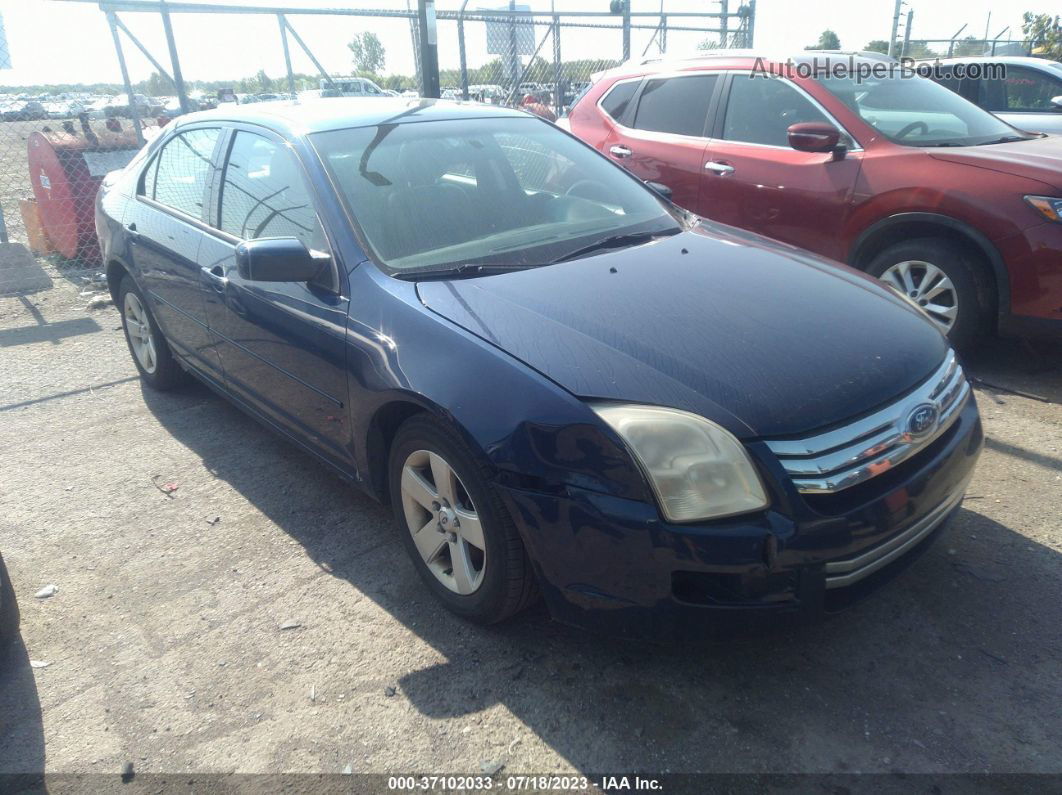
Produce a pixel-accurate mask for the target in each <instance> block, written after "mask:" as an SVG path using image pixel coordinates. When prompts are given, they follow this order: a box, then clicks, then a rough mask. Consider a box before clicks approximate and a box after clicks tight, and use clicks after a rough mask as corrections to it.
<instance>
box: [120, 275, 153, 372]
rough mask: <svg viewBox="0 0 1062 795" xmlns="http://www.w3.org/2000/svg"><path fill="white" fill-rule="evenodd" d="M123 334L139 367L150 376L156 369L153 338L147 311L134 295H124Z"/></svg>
mask: <svg viewBox="0 0 1062 795" xmlns="http://www.w3.org/2000/svg"><path fill="white" fill-rule="evenodd" d="M123 310H124V313H125V333H126V334H127V335H128V337H129V345H130V347H132V349H133V354H134V355H135V356H136V358H137V361H138V362H140V366H141V367H143V368H144V372H146V373H148V374H152V373H154V372H155V370H156V368H157V367H158V354H157V353H156V351H155V337H154V335H153V334H152V332H151V322H150V321H149V320H148V314H147V310H145V309H144V305H143V304H142V303H140V298H139V297H137V295H136V293H133V292H128V293H126V294H125V306H124V307H123Z"/></svg>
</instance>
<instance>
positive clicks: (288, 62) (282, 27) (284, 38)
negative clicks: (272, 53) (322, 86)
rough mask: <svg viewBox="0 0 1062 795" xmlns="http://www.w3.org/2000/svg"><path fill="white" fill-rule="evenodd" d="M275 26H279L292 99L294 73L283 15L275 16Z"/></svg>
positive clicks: (293, 94) (293, 93) (293, 95)
mask: <svg viewBox="0 0 1062 795" xmlns="http://www.w3.org/2000/svg"><path fill="white" fill-rule="evenodd" d="M277 24H279V25H280V43H281V44H282V45H284V65H285V66H286V67H287V68H288V93H289V94H291V96H292V98H293V99H294V98H295V96H296V94H295V73H294V72H292V71H291V51H290V50H289V49H288V26H287V24H286V23H285V21H284V15H283V14H277Z"/></svg>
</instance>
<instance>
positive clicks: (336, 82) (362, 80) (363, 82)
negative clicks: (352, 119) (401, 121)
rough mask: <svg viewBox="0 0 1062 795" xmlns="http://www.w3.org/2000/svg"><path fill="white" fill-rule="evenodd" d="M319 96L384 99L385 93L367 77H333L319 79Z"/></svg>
mask: <svg viewBox="0 0 1062 795" xmlns="http://www.w3.org/2000/svg"><path fill="white" fill-rule="evenodd" d="M320 88H321V95H322V96H325V97H386V96H387V93H386V92H385V91H384V90H383V89H382V88H380V87H379V86H378V85H376V83H374V82H373V81H372V80H370V79H369V78H367V77H333V78H332V79H331V80H325V79H324V78H322V79H321V83H320Z"/></svg>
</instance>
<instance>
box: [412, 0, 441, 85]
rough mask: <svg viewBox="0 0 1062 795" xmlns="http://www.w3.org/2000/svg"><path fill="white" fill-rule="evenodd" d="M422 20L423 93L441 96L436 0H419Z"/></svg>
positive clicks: (418, 5)
mask: <svg viewBox="0 0 1062 795" xmlns="http://www.w3.org/2000/svg"><path fill="white" fill-rule="evenodd" d="M417 16H418V18H419V21H420V66H421V70H422V72H423V74H422V75H421V95H422V96H425V97H433V98H435V99H438V98H439V38H438V27H437V24H436V21H435V0H417Z"/></svg>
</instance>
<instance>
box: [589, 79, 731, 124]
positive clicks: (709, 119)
mask: <svg viewBox="0 0 1062 795" xmlns="http://www.w3.org/2000/svg"><path fill="white" fill-rule="evenodd" d="M688 77H715V78H717V80H716V83H715V86H714V87H713V88H712V96H710V97H709V98H708V107H707V109H706V110H705V114H704V127H703V128H702V134H701V135H686V134H685V133H674V132H663V131H660V130H643V129H641V128H639V127H633V126H630V125H633V124H634V121H635V119H636V118H637V116H638V108H639V106H640V105H641V104H642V94H643V93H644V91H645V87H646V85H648V84H649V81H650V80H674V79H682V78H688ZM725 77H726V72H725V71H723V70H721V69H684V70H681V71H668V72H657V73H655V74H646V75H642V76H641V77H637V78H632V79H634V80H640V81H642V83H641V85H640V86H638V88H637V89H636V90H635V92H634V96H633V97H632V98H631V104H630V105H629V106H628V108H627V110H626V111H625V112H624V113H623V116H624V120H625V121H624V122H615V124H616V126H617V127H619V128H620V129H621V130H622V132H623V134H624V135H626V136H629V137H632V138H643V139H649V138H652V139H657V140H659V139H660V138H661V136H663V137H664V138H665V140H669V139H674V140H677V141H707V140H709V139H710V138H711V137H712V136H711V130H712V128H713V127H714V126H715V115H716V111H717V110H718V107H719V101H720V90H721V86H722V83H723V80H724V78H725ZM622 82H630V81H629V80H617V81H616V82H615V83H614V84H613V88H614V87H615V86H616V85H619V84H620V83H622ZM611 90H612V89H609V92H611ZM605 96H607V93H606V94H605V95H602V97H601V99H602V100H603V99H604V98H605ZM598 104H599V106H600V100H599V101H598ZM601 112H602V113H604V114H605V115H606V116H608V118H609V119H612V117H611V116H609V115H608V113H607V112H606V111H605V109H604V108H603V107H602V108H601ZM625 122H630V124H629V125H628V124H627V123H625Z"/></svg>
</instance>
